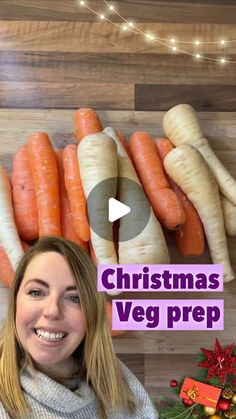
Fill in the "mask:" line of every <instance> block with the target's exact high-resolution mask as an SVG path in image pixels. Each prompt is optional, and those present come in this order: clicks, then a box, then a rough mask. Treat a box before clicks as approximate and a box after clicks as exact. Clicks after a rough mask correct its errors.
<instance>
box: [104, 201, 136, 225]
mask: <svg viewBox="0 0 236 419" xmlns="http://www.w3.org/2000/svg"><path fill="white" fill-rule="evenodd" d="M130 211H131V209H130V207H128V205H125V204H122V202H120V201H118V200H117V199H115V198H109V201H108V219H109V221H110V222H111V223H113V221H116V220H119V218H121V217H124V215H126V214H129V212H130Z"/></svg>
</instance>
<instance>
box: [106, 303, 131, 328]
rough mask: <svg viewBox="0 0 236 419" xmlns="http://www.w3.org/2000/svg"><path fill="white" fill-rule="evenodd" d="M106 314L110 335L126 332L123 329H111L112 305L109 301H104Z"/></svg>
mask: <svg viewBox="0 0 236 419" xmlns="http://www.w3.org/2000/svg"><path fill="white" fill-rule="evenodd" d="M106 314H107V320H108V325H109V330H110V334H111V336H120V335H123V334H124V333H126V331H125V330H113V329H112V305H111V303H110V302H108V301H106Z"/></svg>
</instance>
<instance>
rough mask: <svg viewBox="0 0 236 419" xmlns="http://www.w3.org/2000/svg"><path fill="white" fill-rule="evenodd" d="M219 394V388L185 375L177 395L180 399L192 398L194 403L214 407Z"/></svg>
mask: <svg viewBox="0 0 236 419" xmlns="http://www.w3.org/2000/svg"><path fill="white" fill-rule="evenodd" d="M220 394H221V389H220V388H218V387H214V386H212V385H209V384H205V383H201V382H200V381H196V380H193V379H192V378H188V377H186V378H185V380H184V382H183V385H182V388H181V391H180V394H179V397H181V398H182V399H187V400H192V401H193V402H194V403H199V404H203V405H204V406H209V407H214V408H215V407H216V405H217V402H218V400H219V397H220Z"/></svg>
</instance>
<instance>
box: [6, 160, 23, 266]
mask: <svg viewBox="0 0 236 419" xmlns="http://www.w3.org/2000/svg"><path fill="white" fill-rule="evenodd" d="M0 220H1V222H0V243H1V245H2V246H3V248H4V250H5V252H6V254H7V256H8V258H9V260H10V263H11V265H12V268H13V269H14V270H16V268H17V266H18V263H19V261H20V259H21V258H22V256H23V254H24V251H23V249H22V245H21V242H20V238H19V235H18V232H17V229H16V225H15V220H14V213H13V207H12V191H11V184H10V179H9V177H8V174H7V172H6V170H5V168H4V167H3V166H1V165H0Z"/></svg>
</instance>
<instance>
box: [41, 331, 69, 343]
mask: <svg viewBox="0 0 236 419" xmlns="http://www.w3.org/2000/svg"><path fill="white" fill-rule="evenodd" d="M35 332H36V334H37V335H38V337H39V338H41V339H44V340H48V341H54V342H55V341H57V340H62V339H63V338H64V336H66V334H65V333H49V332H45V331H43V330H40V329H35Z"/></svg>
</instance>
